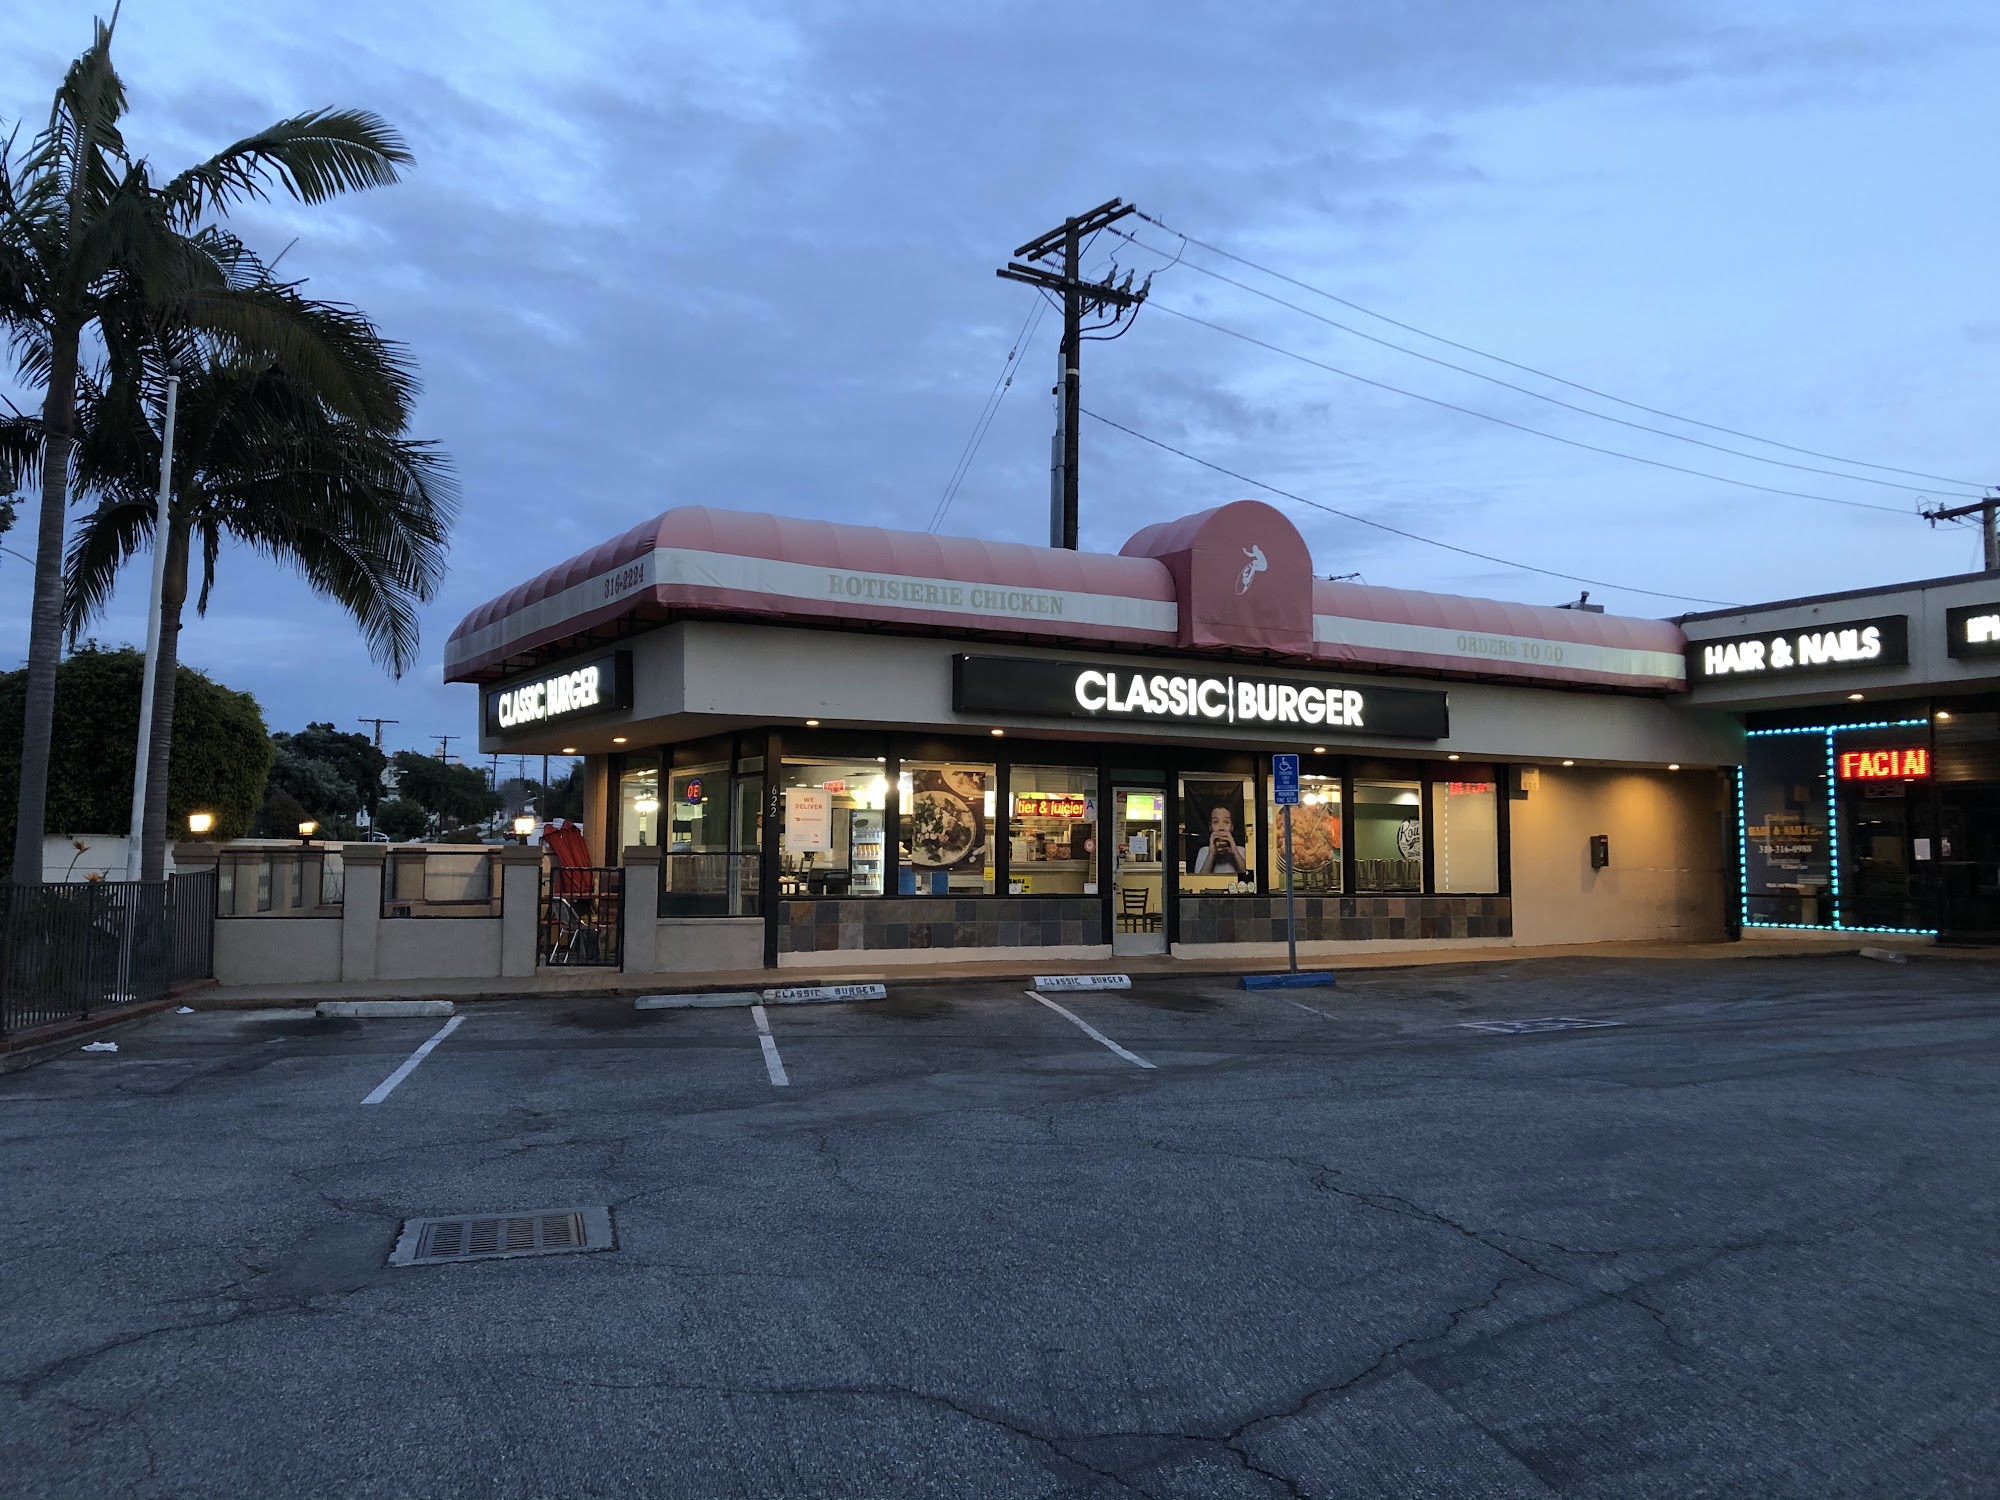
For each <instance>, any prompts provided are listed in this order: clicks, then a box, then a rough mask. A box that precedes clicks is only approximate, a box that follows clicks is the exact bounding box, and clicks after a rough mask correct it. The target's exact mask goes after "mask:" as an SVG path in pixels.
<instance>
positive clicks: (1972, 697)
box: [1681, 573, 2000, 943]
mask: <svg viewBox="0 0 2000 1500" xmlns="http://www.w3.org/2000/svg"><path fill="white" fill-rule="evenodd" d="M1681 624H1682V628H1683V630H1684V632H1685V634H1686V636H1687V639H1688V662H1689V676H1690V686H1691V689H1692V691H1691V693H1690V701H1691V702H1693V703H1697V704H1701V705H1703V706H1705V707H1711V708H1725V709H1727V710H1728V711H1730V712H1732V713H1734V714H1736V715H1738V716H1740V718H1741V719H1742V722H1743V724H1744V727H1745V738H1744V749H1743V764H1742V768H1741V771H1740V772H1739V775H1738V793H1737V796H1738V839H1737V845H1738V861H1739V870H1740V876H1739V880H1740V889H1739V895H1738V905H1739V912H1740V921H1741V923H1742V925H1743V927H1744V928H1745V930H1746V931H1752V932H1770V933H1784V932H1814V931H1840V932H1857V933H1869V932H1885V933H1898V934H1910V935H1918V936H1923V935H1936V936H1937V937H1939V938H1940V939H1941V940H1944V941H1958V942H1980V943H1985V942H1993V941H1996V940H2000V578H1996V577H1995V576H1994V575H1992V574H1984V573H1981V574H1970V575H1965V576H1961V577H1955V578H1941V579H1934V580H1930V581H1928V582H1923V583H1915V584H1907V585H1900V586H1897V587H1893V588H1885V589H1871V590H1863V591H1856V592H1850V593H1842V594H1830V595H1823V596H1818V597H1815V598H1808V599H1795V600H1787V601H1784V602H1782V603H1777V604H1770V605H1762V606H1759V607H1757V608H1755V609H1750V610H1738V611H1718V612H1714V613H1710V614H1704V615H1694V616H1689V617H1687V618H1686V619H1684V620H1683V621H1682V622H1681Z"/></svg>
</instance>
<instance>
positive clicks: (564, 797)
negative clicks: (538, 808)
mask: <svg viewBox="0 0 2000 1500" xmlns="http://www.w3.org/2000/svg"><path fill="white" fill-rule="evenodd" d="M542 817H543V818H544V819H545V820H546V819H549V818H567V819H569V820H570V821H571V822H572V823H580V822H582V821H583V762H581V761H578V762H577V763H576V764H574V765H572V766H571V767H570V768H569V771H568V773H567V774H566V775H563V776H559V777H557V778H556V779H555V780H553V781H551V782H550V783H549V796H548V805H547V806H545V807H544V808H543V809H542Z"/></svg>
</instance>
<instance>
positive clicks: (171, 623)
mask: <svg viewBox="0 0 2000 1500" xmlns="http://www.w3.org/2000/svg"><path fill="white" fill-rule="evenodd" d="M156 545H157V543H156ZM166 548H167V568H166V576H165V578H164V579H162V580H161V585H160V655H159V661H158V664H157V665H156V666H155V668H154V675H153V722H152V724H151V725H149V726H148V728H147V736H148V738H149V739H150V740H151V742H152V745H151V748H150V749H149V750H148V751H147V754H146V820H145V824H144V826H143V827H142V829H141V830H140V839H139V878H140V879H141V880H164V879H166V875H167V767H168V761H169V758H170V757H171V756H172V754H173V748H174V689H175V688H176V687H178V686H179V684H180V658H181V612H182V610H183V609H185V608H186V606H187V591H188V523H187V522H186V521H184V520H183V519H181V518H180V517H179V516H175V517H173V518H172V519H171V520H170V521H169V522H168V524H167V541H166Z"/></svg>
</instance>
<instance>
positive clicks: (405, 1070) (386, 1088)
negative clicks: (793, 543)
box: [361, 1016, 465, 1104]
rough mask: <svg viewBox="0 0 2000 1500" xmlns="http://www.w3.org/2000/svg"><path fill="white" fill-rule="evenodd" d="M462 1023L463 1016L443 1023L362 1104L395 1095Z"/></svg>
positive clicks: (376, 1101) (372, 1102)
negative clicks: (398, 1086) (402, 1083)
mask: <svg viewBox="0 0 2000 1500" xmlns="http://www.w3.org/2000/svg"><path fill="white" fill-rule="evenodd" d="M464 1023H465V1017H464V1016H453V1017H452V1018H451V1019H450V1020H449V1021H447V1022H445V1023H444V1025H442V1026H440V1027H439V1028H438V1032H437V1035H436V1036H434V1037H432V1038H431V1039H430V1040H429V1041H427V1042H425V1043H424V1044H423V1045H422V1046H421V1047H419V1048H417V1050H416V1051H414V1052H412V1053H411V1054H410V1055H409V1058H408V1059H407V1060H406V1061H405V1062H404V1063H403V1065H402V1067H400V1068H398V1069H396V1071H395V1072H393V1073H391V1074H390V1075H389V1076H388V1077H387V1078H385V1079H383V1080H382V1081H381V1082H380V1083H378V1084H377V1085H375V1092H374V1093H372V1094H370V1095H369V1096H368V1097H367V1098H366V1099H363V1100H362V1101H361V1102H362V1103H363V1104H380V1103H381V1102H382V1101H383V1100H384V1099H386V1098H388V1097H389V1096H390V1095H391V1094H393V1093H395V1092H396V1085H397V1084H399V1083H401V1082H402V1081H403V1080H404V1079H405V1078H408V1077H409V1076H410V1075H411V1074H412V1073H414V1072H416V1071H417V1064H418V1063H420V1062H422V1061H423V1060H424V1059H425V1058H427V1057H429V1056H430V1055H431V1048H433V1047H435V1046H436V1045H437V1044H438V1043H439V1042H441V1041H443V1040H444V1039H445V1038H446V1037H448V1036H450V1035H451V1034H452V1033H453V1032H454V1031H456V1030H458V1028H459V1027H460V1026H461V1025H463V1024H464Z"/></svg>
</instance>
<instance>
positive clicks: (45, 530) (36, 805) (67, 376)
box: [14, 321, 81, 884]
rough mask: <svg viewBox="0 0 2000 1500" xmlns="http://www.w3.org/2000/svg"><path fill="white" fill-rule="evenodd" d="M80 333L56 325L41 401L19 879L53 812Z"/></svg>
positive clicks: (35, 868) (30, 873) (30, 868)
mask: <svg viewBox="0 0 2000 1500" xmlns="http://www.w3.org/2000/svg"><path fill="white" fill-rule="evenodd" d="M80 339H81V332H80V330H79V329H78V328H76V327H75V326H74V325H73V324H70V323H67V322H61V321H59V322H57V324H56V325H55V328H54V330H53V338H52V339H51V347H50V350H49V389H48V394H47V395H45V396H44V397H43V398H42V512H41V520H40V524H39V525H38V526H37V528H36V532H35V594H34V605H33V608H32V611H31V613H30V615H29V617H28V694H27V705H26V708H25V710H24V716H23V720H22V724H21V793H20V801H19V803H18V804H17V809H16V812H15V817H14V879H15V880H16V881H18V882H23V883H26V884H36V883H39V882H40V880H41V878H42V835H43V832H44V827H43V825H44V823H45V821H46V819H47V814H48V806H49V741H50V739H51V737H52V736H53V735H54V733H55V722H56V667H57V665H58V664H59V663H60V662H61V661H62V629H63V522H64V520H65V519H66V518H67V513H68V510H69V463H70V451H71V449H72V448H73V447H74V446H75V433H76V367H77V354H78V351H77V346H78V343H79V341H80Z"/></svg>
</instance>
